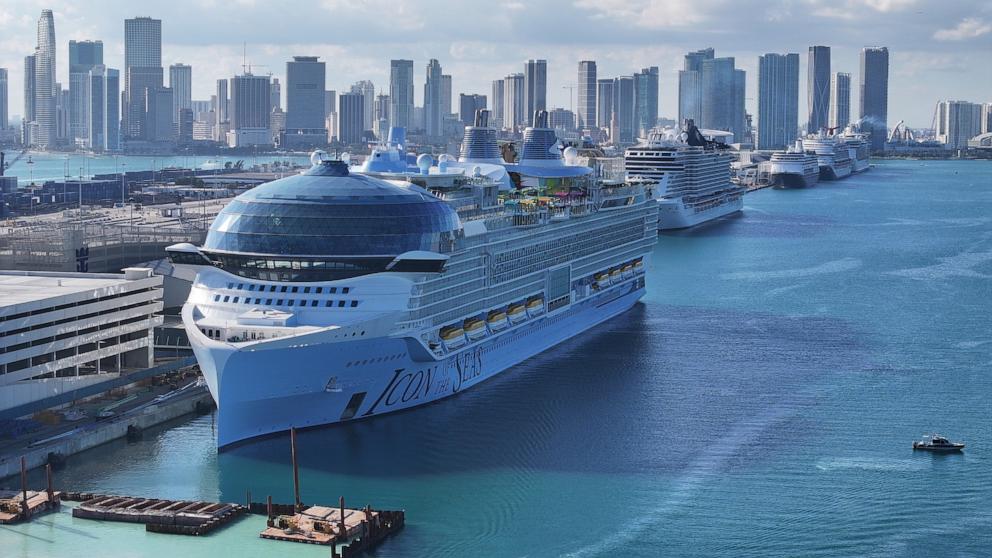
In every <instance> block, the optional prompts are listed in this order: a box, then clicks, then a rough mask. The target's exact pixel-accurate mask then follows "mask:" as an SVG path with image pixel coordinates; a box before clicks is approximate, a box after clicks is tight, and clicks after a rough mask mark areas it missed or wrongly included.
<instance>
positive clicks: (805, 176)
mask: <svg viewBox="0 0 992 558" xmlns="http://www.w3.org/2000/svg"><path fill="white" fill-rule="evenodd" d="M761 165H763V170H764V169H767V172H768V176H769V177H770V179H771V183H772V185H773V186H776V187H779V188H809V187H811V186H815V185H816V183H817V182H819V181H820V165H819V162H818V159H817V156H816V154H814V153H810V152H807V151H803V144H802V142H801V141H797V142H796V147H795V148H793V149H788V150H786V151H776V152H774V153H772V155H771V158H769V160H768V161H767V162H763V163H761Z"/></svg>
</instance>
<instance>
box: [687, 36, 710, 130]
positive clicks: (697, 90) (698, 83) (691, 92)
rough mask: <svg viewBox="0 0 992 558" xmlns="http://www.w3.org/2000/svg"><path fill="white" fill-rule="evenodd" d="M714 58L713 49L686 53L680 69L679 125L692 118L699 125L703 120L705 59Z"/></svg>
mask: <svg viewBox="0 0 992 558" xmlns="http://www.w3.org/2000/svg"><path fill="white" fill-rule="evenodd" d="M712 59H713V49H712V48H707V49H703V50H697V51H695V52H690V53H688V54H686V55H685V62H684V64H683V67H682V70H680V71H679V125H680V126H681V125H682V124H683V123H684V122H685V121H686V119H692V120H694V121H695V122H696V124H697V125H699V124H701V123H702V121H703V82H702V65H703V60H712Z"/></svg>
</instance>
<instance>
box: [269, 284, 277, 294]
mask: <svg viewBox="0 0 992 558" xmlns="http://www.w3.org/2000/svg"><path fill="white" fill-rule="evenodd" d="M269 292H270V293H274V292H276V286H275V285H269Z"/></svg>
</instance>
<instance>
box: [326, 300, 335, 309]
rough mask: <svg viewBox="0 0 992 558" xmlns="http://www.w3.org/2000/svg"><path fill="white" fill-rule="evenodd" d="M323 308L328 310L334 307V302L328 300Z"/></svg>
mask: <svg viewBox="0 0 992 558" xmlns="http://www.w3.org/2000/svg"><path fill="white" fill-rule="evenodd" d="M324 306H326V307H328V308H330V307H331V306H334V301H333V300H328V301H327V304H325V305H324Z"/></svg>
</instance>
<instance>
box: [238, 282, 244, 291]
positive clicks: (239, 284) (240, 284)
mask: <svg viewBox="0 0 992 558" xmlns="http://www.w3.org/2000/svg"><path fill="white" fill-rule="evenodd" d="M244 288H245V284H244V283H238V290H239V291H240V290H242V289H244Z"/></svg>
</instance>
